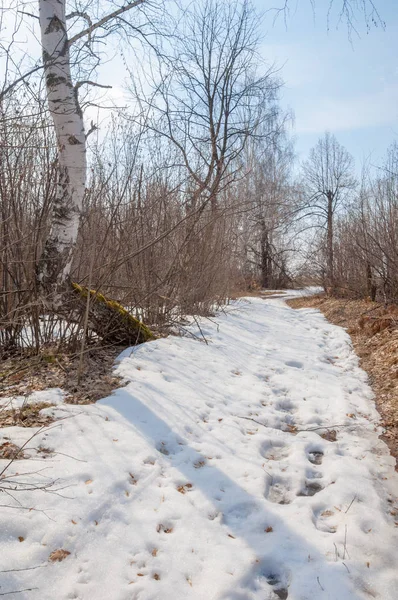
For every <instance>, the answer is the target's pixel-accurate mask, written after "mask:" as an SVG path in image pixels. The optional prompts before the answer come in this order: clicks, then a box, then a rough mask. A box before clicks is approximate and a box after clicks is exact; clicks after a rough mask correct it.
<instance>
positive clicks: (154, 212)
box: [0, 0, 397, 353]
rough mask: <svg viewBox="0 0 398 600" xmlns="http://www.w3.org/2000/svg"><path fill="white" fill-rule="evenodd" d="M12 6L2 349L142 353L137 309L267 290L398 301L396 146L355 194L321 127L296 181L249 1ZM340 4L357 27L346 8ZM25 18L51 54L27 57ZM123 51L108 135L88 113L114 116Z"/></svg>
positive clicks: (171, 308) (179, 307)
mask: <svg viewBox="0 0 398 600" xmlns="http://www.w3.org/2000/svg"><path fill="white" fill-rule="evenodd" d="M361 6H362V7H364V8H366V9H369V10H370V12H368V13H367V14H368V15H370V18H371V19H378V18H379V17H378V13H377V12H376V9H375V7H374V5H373V3H372V2H369V3H368V2H365V3H363V5H361ZM3 8H4V10H2V11H1V15H0V18H1V20H2V25H4V26H5V30H9V31H11V34H10V35H8V36H4V37H2V39H1V40H0V59H1V61H2V64H3V65H4V67H5V68H4V78H3V82H2V88H1V91H0V140H1V142H0V202H1V224H0V277H1V282H2V285H1V293H0V344H1V348H2V352H4V353H8V352H10V351H13V349H15V348H21V347H28V348H34V349H35V350H36V351H38V350H40V349H41V348H42V347H43V346H45V345H46V344H48V343H54V341H57V343H66V342H67V343H68V344H69V345H70V346H71V347H80V348H84V345H85V344H87V343H96V342H97V341H98V339H100V338H101V337H102V338H103V339H104V340H105V341H108V342H109V343H113V342H115V340H117V341H119V342H120V343H122V342H133V341H134V340H133V339H131V337H129V338H128V339H127V338H125V339H123V335H122V333H121V330H122V328H123V324H124V325H125V323H126V319H128V315H134V318H135V319H138V322H141V321H143V322H145V323H148V324H149V325H150V326H152V327H155V328H157V329H158V330H162V328H163V327H166V326H168V327H169V326H170V325H172V324H173V323H177V322H178V323H181V318H182V317H183V316H184V315H186V314H210V313H211V312H212V311H214V309H215V308H216V307H217V306H221V305H223V304H225V302H227V301H228V299H229V298H231V297H232V296H233V295H234V294H235V293H237V292H238V291H242V290H247V289H253V288H258V287H264V288H280V287H287V286H292V285H295V284H297V283H300V282H303V281H305V282H309V283H322V285H324V287H325V289H327V290H328V291H329V292H331V293H335V294H339V293H345V294H346V293H350V294H354V295H358V296H360V295H364V294H365V295H370V296H371V297H372V298H376V297H379V296H380V294H381V295H382V296H383V298H384V300H385V301H393V300H394V299H395V298H396V293H397V287H396V278H395V275H394V273H395V272H396V268H395V267H396V264H395V261H396V232H395V230H394V227H395V226H396V225H395V224H396V214H395V213H394V210H395V211H396V208H393V207H394V202H396V188H395V187H394V186H395V185H396V184H395V181H396V160H397V151H396V148H395V147H392V149H391V151H390V153H389V158H388V161H389V166H388V167H387V166H385V168H384V169H383V170H382V171H381V172H380V174H379V176H378V177H376V178H373V179H371V178H370V176H369V174H366V173H365V174H364V176H363V178H362V182H361V183H360V184H358V183H357V182H356V180H355V177H354V175H353V165H352V159H351V157H350V156H349V154H348V152H347V151H346V150H345V149H344V148H342V147H341V146H340V145H339V144H338V142H337V140H335V138H334V137H333V136H331V135H330V134H326V135H325V137H324V138H323V139H322V140H320V141H319V143H318V145H317V146H316V148H314V150H313V151H312V152H311V154H310V157H309V159H308V161H307V162H306V163H305V164H304V165H303V167H302V175H301V176H300V177H297V175H295V174H294V173H293V170H292V165H293V162H294V148H293V144H292V141H291V139H290V138H289V134H288V131H289V122H290V119H291V115H290V114H289V113H287V112H286V111H284V110H283V109H282V108H281V104H280V100H279V91H280V88H281V86H282V81H281V79H280V77H279V74H278V73H277V70H276V69H275V67H274V66H273V65H268V64H266V63H265V62H264V61H263V59H262V58H261V56H260V45H261V37H260V35H259V16H258V14H257V13H256V12H255V10H254V9H253V7H252V6H251V4H250V2H248V1H247V0H233V1H227V0H223V1H216V0H201V1H200V2H197V3H194V4H192V5H190V6H189V7H188V8H187V7H185V8H184V9H181V8H178V7H176V6H174V7H173V10H172V11H170V12H169V13H168V12H167V11H166V10H165V8H167V7H164V6H162V4H161V3H160V2H148V1H146V0H136V1H134V2H128V3H126V4H122V5H118V4H117V3H116V2H115V3H114V2H113V0H112V1H111V2H107V3H102V2H92V1H89V2H87V3H86V5H85V6H83V5H81V3H79V4H78V5H77V4H76V5H74V4H73V2H70V3H69V2H66V1H65V0H62V1H60V0H40V1H39V2H38V4H37V9H38V10H37V12H33V13H29V12H27V11H25V10H23V8H24V7H23V6H22V5H21V6H20V4H19V2H18V0H15V2H12V3H11V5H10V4H8V5H7V6H6V7H3ZM32 10H33V9H32ZM341 11H342V14H344V15H345V16H346V19H347V22H348V23H349V24H350V23H351V19H352V15H353V12H352V11H353V6H352V5H351V4H350V3H349V2H346V1H345V2H344V3H343V4H342V6H341ZM27 23H28V24H29V31H30V32H31V34H32V36H33V37H37V38H39V39H40V45H41V50H42V58H41V59H39V58H37V57H35V56H31V54H30V53H29V52H28V51H26V50H25V49H24V48H23V47H21V46H19V45H18V44H19V42H18V39H19V38H18V35H17V34H19V33H20V32H22V31H24V28H25V27H26V24H27ZM112 40H113V42H112ZM111 43H116V44H117V45H118V48H119V51H120V54H121V56H122V59H123V62H124V65H125V75H126V77H127V79H128V88H129V99H128V102H127V105H126V106H124V107H123V108H119V109H116V108H115V107H113V110H112V111H111V113H110V116H109V117H108V119H107V123H106V124H105V125H103V126H102V128H101V130H100V131H98V130H97V125H96V124H95V123H93V122H91V125H90V126H89V127H87V118H85V116H84V115H85V112H87V110H90V107H93V106H101V104H103V102H102V103H101V96H100V95H101V93H102V90H103V88H108V87H109V86H107V85H106V82H105V83H104V82H102V81H101V80H99V78H98V66H99V65H100V63H101V62H103V60H104V59H106V57H107V53H106V48H107V47H108V46H109V45H110V44H111ZM132 57H133V59H134V60H133V59H132ZM394 219H395V220H394ZM308 232H315V233H314V234H313V239H310V237H309V234H308ZM394 269H395V271H394ZM76 293H78V294H80V297H79V302H77V300H76ZM96 306H97V307H99V309H96V310H94V308H95V307H96ZM112 313H113V314H114V315H116V316H115V319H116V320H115V325H114V327H113V326H112V327H113V329H112V327H110V326H109V319H110V315H111V314H112ZM116 321H117V323H116ZM105 331H106V335H105ZM129 335H131V331H130V334H129ZM140 339H141V338H140ZM137 340H138V337H137Z"/></svg>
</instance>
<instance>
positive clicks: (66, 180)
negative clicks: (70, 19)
mask: <svg viewBox="0 0 398 600" xmlns="http://www.w3.org/2000/svg"><path fill="white" fill-rule="evenodd" d="M39 17H40V29H41V43H42V50H43V63H44V73H45V78H46V89H47V99H48V106H49V109H50V112H51V115H52V118H53V121H54V127H55V132H56V138H57V145H58V182H57V192H56V198H55V202H54V208H53V215H52V223H51V230H50V234H49V236H48V238H47V240H46V243H45V247H44V250H43V254H42V256H41V258H40V261H39V265H38V280H39V283H40V285H42V286H43V287H44V288H45V289H48V290H49V289H51V288H53V289H54V290H55V289H57V288H59V287H62V286H63V284H64V283H65V282H66V281H67V280H68V279H69V273H70V268H71V263H72V257H73V249H74V247H75V244H76V239H77V233H78V227H79V220H80V213H81V208H82V202H83V196H84V190H85V184H86V138H85V133H84V124H83V115H82V111H81V109H80V106H79V102H78V98H77V91H76V90H75V88H74V86H73V83H72V78H71V69H70V56H69V42H68V36H67V31H66V19H65V0H39Z"/></svg>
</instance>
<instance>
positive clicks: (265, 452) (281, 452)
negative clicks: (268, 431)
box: [260, 440, 289, 460]
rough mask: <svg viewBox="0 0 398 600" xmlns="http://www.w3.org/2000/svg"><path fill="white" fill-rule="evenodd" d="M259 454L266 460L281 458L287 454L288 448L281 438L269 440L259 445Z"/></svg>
mask: <svg viewBox="0 0 398 600" xmlns="http://www.w3.org/2000/svg"><path fill="white" fill-rule="evenodd" d="M260 454H261V456H263V457H264V458H266V459H267V460H282V459H283V458H286V457H287V456H289V448H288V447H287V446H286V444H285V442H283V441H282V440H273V441H272V440H270V441H267V442H264V444H263V445H262V446H261V449H260Z"/></svg>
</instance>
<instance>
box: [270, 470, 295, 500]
mask: <svg viewBox="0 0 398 600" xmlns="http://www.w3.org/2000/svg"><path fill="white" fill-rule="evenodd" d="M264 497H265V498H266V500H269V501H270V502H273V503H274V504H290V503H291V498H290V489H289V486H288V484H287V482H286V481H285V480H284V479H282V477H277V476H276V477H273V478H272V480H271V483H270V482H269V480H268V481H267V488H266V492H265V494H264Z"/></svg>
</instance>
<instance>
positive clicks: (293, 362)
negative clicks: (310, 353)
mask: <svg viewBox="0 0 398 600" xmlns="http://www.w3.org/2000/svg"><path fill="white" fill-rule="evenodd" d="M285 365H286V366H287V367H293V368H294V369H304V365H303V363H302V362H299V361H298V360H288V361H287V362H285Z"/></svg>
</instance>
